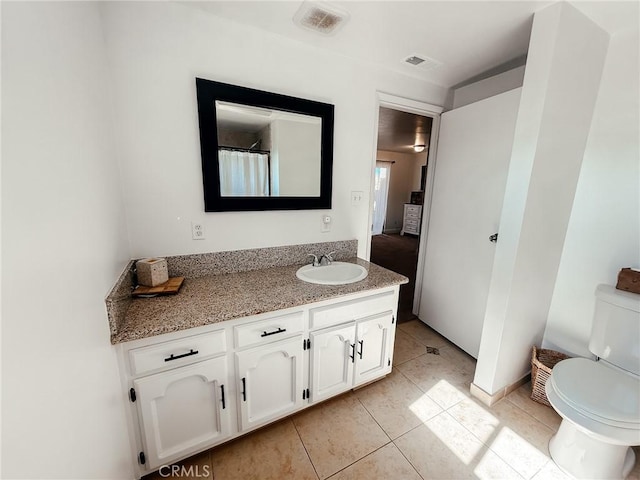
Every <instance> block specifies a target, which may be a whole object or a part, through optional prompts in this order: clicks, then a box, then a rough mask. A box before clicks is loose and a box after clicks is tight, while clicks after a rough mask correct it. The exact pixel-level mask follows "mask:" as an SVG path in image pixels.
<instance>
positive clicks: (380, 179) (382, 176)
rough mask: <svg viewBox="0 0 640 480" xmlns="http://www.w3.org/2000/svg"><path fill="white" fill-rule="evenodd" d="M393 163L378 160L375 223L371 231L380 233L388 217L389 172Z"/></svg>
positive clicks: (374, 206) (375, 187) (375, 189)
mask: <svg viewBox="0 0 640 480" xmlns="http://www.w3.org/2000/svg"><path fill="white" fill-rule="evenodd" d="M390 167H391V164H390V163H388V162H376V171H375V180H374V182H375V183H374V192H373V195H374V196H373V225H372V226H371V233H372V234H373V235H380V234H381V233H382V230H383V228H384V221H385V219H386V217H387V196H388V194H389V174H390V173H391V168H390Z"/></svg>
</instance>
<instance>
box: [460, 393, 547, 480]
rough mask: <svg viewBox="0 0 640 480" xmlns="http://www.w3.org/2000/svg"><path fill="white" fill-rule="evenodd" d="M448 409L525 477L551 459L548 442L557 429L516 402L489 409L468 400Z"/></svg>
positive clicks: (504, 402) (499, 404)
mask: <svg viewBox="0 0 640 480" xmlns="http://www.w3.org/2000/svg"><path fill="white" fill-rule="evenodd" d="M448 412H449V413H450V414H451V416H452V417H453V418H455V419H456V420H457V421H458V422H460V423H461V424H462V425H464V427H466V428H467V430H469V431H470V432H471V433H473V434H474V435H475V436H476V437H477V438H478V439H479V440H481V441H482V442H484V443H485V444H486V445H487V446H488V447H489V448H490V449H491V450H492V451H493V452H495V453H496V454H497V455H498V456H499V457H500V458H502V459H503V460H504V461H505V462H507V463H508V464H509V465H510V466H511V467H512V468H513V469H514V470H516V471H517V472H518V473H519V474H520V475H522V476H523V477H524V478H531V477H533V476H534V475H535V474H536V473H537V472H538V471H539V470H540V469H541V468H542V467H543V466H544V465H545V464H546V463H547V462H548V461H549V458H550V457H549V450H548V447H547V445H548V443H549V440H550V439H551V437H552V436H553V434H554V432H553V431H552V430H551V429H550V428H549V427H547V426H546V425H544V424H542V423H540V422H538V421H537V420H536V419H535V418H533V417H531V416H530V415H528V414H527V413H525V412H524V411H522V410H521V409H519V408H518V407H516V406H515V405H513V404H512V403H509V402H506V401H502V402H498V403H497V404H496V405H494V406H493V407H492V408H489V407H487V406H484V405H482V404H481V403H479V402H476V401H474V400H471V399H467V400H463V401H462V402H460V403H458V404H456V405H455V406H453V407H452V408H450V409H449V410H448Z"/></svg>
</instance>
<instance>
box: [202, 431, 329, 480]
mask: <svg viewBox="0 0 640 480" xmlns="http://www.w3.org/2000/svg"><path fill="white" fill-rule="evenodd" d="M211 463H212V466H213V477H214V478H215V480H226V479H234V480H235V479H238V478H242V479H243V480H246V479H255V480H267V479H273V480H280V479H291V480H297V479H309V480H317V478H318V476H317V475H316V473H315V471H314V469H313V465H312V464H311V461H310V460H309V457H308V455H307V453H306V451H305V449H304V446H303V445H302V442H301V441H300V437H299V436H298V433H297V432H296V429H295V427H294V425H293V422H292V421H291V420H283V421H281V422H278V423H276V424H275V425H271V426H268V427H266V428H264V429H261V430H258V431H257V432H253V433H251V434H249V435H247V436H245V437H242V438H240V439H238V440H235V441H233V442H231V443H229V444H228V445H224V446H221V447H218V448H215V449H213V450H211Z"/></svg>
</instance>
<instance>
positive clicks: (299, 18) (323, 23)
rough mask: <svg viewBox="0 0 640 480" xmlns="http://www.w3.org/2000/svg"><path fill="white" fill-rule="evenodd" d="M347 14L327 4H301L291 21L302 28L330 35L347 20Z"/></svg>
mask: <svg viewBox="0 0 640 480" xmlns="http://www.w3.org/2000/svg"><path fill="white" fill-rule="evenodd" d="M348 18H349V14H348V13H347V12H345V11H344V10H341V9H339V8H337V7H334V6H333V5H329V4H327V3H314V2H303V3H302V5H301V6H300V8H299V9H298V11H297V12H296V14H295V15H294V17H293V21H294V22H295V23H296V24H297V25H299V26H300V27H302V28H305V29H307V30H313V31H314V32H319V33H322V34H324V35H332V34H334V33H336V32H337V31H338V29H339V28H340V27H341V26H342V25H343V24H344V23H345V22H346V21H347V20H348Z"/></svg>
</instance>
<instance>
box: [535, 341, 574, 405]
mask: <svg viewBox="0 0 640 480" xmlns="http://www.w3.org/2000/svg"><path fill="white" fill-rule="evenodd" d="M567 358H570V357H569V355H565V354H564V353H560V352H556V351H555V350H547V349H545V348H536V347H535V346H534V347H533V352H532V354H531V399H532V400H533V401H536V402H538V403H542V404H543V405H546V406H547V407H550V406H551V405H550V404H549V400H547V394H546V393H545V391H544V384H545V383H547V379H548V378H549V376H550V375H551V369H552V368H553V367H554V366H555V364H556V363H558V362H559V361H561V360H565V359H567Z"/></svg>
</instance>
